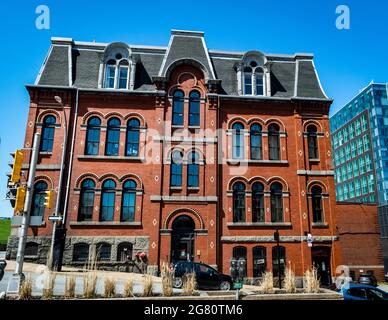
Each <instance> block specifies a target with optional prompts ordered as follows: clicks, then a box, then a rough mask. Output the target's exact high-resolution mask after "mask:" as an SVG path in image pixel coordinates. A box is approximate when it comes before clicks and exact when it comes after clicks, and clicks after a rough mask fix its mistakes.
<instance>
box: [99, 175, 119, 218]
mask: <svg viewBox="0 0 388 320" xmlns="http://www.w3.org/2000/svg"><path fill="white" fill-rule="evenodd" d="M115 198H116V183H115V182H114V181H113V180H111V179H109V180H105V181H104V183H103V185H102V193H101V215H100V221H113V216H114V212H115Z"/></svg>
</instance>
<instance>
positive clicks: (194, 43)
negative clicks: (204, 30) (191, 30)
mask: <svg viewBox="0 0 388 320" xmlns="http://www.w3.org/2000/svg"><path fill="white" fill-rule="evenodd" d="M165 59H166V60H165V62H164V64H163V65H162V67H161V70H160V72H159V75H160V76H164V75H165V74H166V71H167V69H168V67H169V66H170V65H171V64H172V63H174V62H176V61H178V60H181V59H195V60H197V61H198V62H200V63H201V64H202V65H203V66H204V67H205V68H206V70H207V71H208V72H209V79H214V77H213V66H212V65H211V62H210V59H209V53H208V52H207V51H206V48H205V47H204V41H203V34H195V35H191V34H190V36H187V35H180V33H179V32H174V31H173V32H172V38H171V43H170V46H169V49H168V50H167V53H166V57H165Z"/></svg>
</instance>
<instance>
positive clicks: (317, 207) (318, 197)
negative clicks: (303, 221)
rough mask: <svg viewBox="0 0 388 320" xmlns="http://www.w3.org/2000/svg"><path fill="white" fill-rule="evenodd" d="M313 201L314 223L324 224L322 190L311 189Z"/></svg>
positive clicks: (316, 187) (318, 188)
mask: <svg viewBox="0 0 388 320" xmlns="http://www.w3.org/2000/svg"><path fill="white" fill-rule="evenodd" d="M311 199H312V207H313V222H323V206H322V188H321V187H319V186H314V187H312V188H311Z"/></svg>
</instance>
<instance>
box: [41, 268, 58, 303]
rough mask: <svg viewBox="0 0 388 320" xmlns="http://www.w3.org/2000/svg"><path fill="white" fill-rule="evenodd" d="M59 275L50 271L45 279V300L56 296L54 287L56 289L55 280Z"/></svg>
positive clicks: (43, 296)
mask: <svg viewBox="0 0 388 320" xmlns="http://www.w3.org/2000/svg"><path fill="white" fill-rule="evenodd" d="M56 277H57V275H56V273H54V272H51V271H49V272H48V275H47V277H46V279H45V284H44V288H43V295H42V298H43V299H52V298H53V296H54V287H55V279H56Z"/></svg>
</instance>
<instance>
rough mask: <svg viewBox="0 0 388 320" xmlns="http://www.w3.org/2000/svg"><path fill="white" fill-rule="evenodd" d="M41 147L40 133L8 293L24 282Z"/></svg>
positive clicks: (32, 158)
mask: <svg viewBox="0 0 388 320" xmlns="http://www.w3.org/2000/svg"><path fill="white" fill-rule="evenodd" d="M39 146H40V133H38V132H37V133H35V135H34V144H33V147H32V154H31V162H30V168H29V173H28V181H27V191H26V200H25V203H24V209H23V216H22V224H21V226H20V229H19V232H20V233H19V245H18V251H17V255H16V267H15V273H14V275H13V277H12V278H11V279H10V281H9V283H8V289H7V291H8V292H15V291H16V293H17V292H18V291H19V287H20V282H21V281H23V280H24V275H23V262H24V250H25V248H26V240H27V232H28V226H29V224H30V213H31V204H32V197H33V194H34V181H35V171H36V165H37V163H38V155H39Z"/></svg>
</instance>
